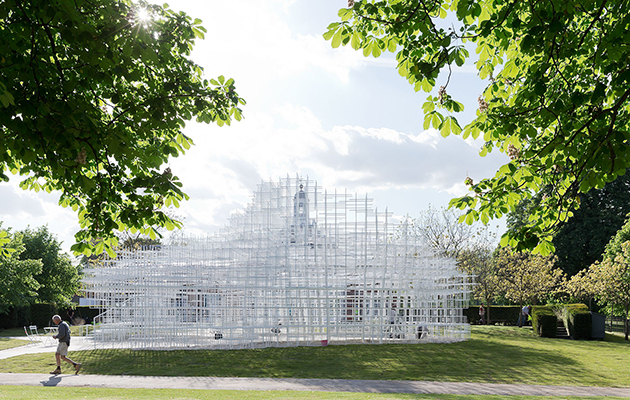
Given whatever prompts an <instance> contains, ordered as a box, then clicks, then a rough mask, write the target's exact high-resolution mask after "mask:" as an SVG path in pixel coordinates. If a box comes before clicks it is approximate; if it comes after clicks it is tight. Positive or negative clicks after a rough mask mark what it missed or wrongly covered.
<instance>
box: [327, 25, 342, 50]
mask: <svg viewBox="0 0 630 400" xmlns="http://www.w3.org/2000/svg"><path fill="white" fill-rule="evenodd" d="M340 44H341V29H339V30H338V31H337V32H335V35H334V36H333V38H332V42H331V44H330V45H331V46H332V47H333V48H335V49H336V48H337V47H339V45H340Z"/></svg>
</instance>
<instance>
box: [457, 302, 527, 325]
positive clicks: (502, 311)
mask: <svg viewBox="0 0 630 400" xmlns="http://www.w3.org/2000/svg"><path fill="white" fill-rule="evenodd" d="M520 310H521V308H520V307H519V306H490V324H494V323H496V322H503V323H504V324H505V325H516V323H517V322H518V314H519V312H520ZM486 315H487V313H486ZM464 316H466V318H468V323H469V324H471V325H477V324H478V323H479V306H476V307H469V308H464Z"/></svg>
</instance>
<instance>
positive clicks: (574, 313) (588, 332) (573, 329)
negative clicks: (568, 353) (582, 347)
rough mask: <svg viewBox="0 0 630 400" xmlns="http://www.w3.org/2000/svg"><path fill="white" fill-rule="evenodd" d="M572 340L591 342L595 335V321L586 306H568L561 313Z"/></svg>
mask: <svg viewBox="0 0 630 400" xmlns="http://www.w3.org/2000/svg"><path fill="white" fill-rule="evenodd" d="M558 313H559V314H560V315H559V317H560V318H562V322H563V323H564V326H565V328H567V331H568V332H569V336H571V339H575V340H580V339H586V340H590V339H591V338H592V333H593V320H592V317H591V313H590V311H589V310H588V307H587V306H586V305H585V304H567V305H565V306H563V307H562V308H561V309H560V310H559V312H558Z"/></svg>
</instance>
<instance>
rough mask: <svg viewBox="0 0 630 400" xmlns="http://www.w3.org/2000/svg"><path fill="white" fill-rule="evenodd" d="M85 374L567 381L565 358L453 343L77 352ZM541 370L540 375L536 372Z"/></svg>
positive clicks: (569, 362)
mask: <svg viewBox="0 0 630 400" xmlns="http://www.w3.org/2000/svg"><path fill="white" fill-rule="evenodd" d="M75 354H76V357H75V358H77V359H79V361H80V362H82V363H83V364H84V368H83V372H85V373H96V374H116V375H160V376H232V377H236V376H241V377H277V378H322V379H323V378H326V379H376V380H380V379H386V380H429V381H475V382H501V383H522V382H523V377H524V376H527V380H529V381H531V382H537V381H541V382H545V381H546V379H545V378H546V376H547V375H548V374H549V373H550V372H551V371H553V373H554V374H559V375H563V376H571V375H572V374H574V373H576V372H578V371H579V369H580V368H579V365H578V364H577V363H576V362H575V361H574V360H573V359H571V358H569V357H565V356H562V355H558V354H548V353H547V352H545V351H544V350H539V349H536V348H535V347H531V348H524V347H522V346H513V345H509V344H497V345H494V346H488V345H487V343H476V342H475V341H469V342H463V343H454V344H418V345H380V346H378V345H348V346H329V347H298V348H275V349H260V350H231V351H205V350H176V351H132V350H92V351H84V352H77V353H75ZM542 365H544V370H541V368H540V367H541V366H542Z"/></svg>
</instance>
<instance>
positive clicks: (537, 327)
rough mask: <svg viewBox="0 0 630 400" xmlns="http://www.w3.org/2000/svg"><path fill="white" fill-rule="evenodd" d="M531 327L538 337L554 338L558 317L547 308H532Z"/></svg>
mask: <svg viewBox="0 0 630 400" xmlns="http://www.w3.org/2000/svg"><path fill="white" fill-rule="evenodd" d="M532 327H533V328H534V332H536V333H537V334H538V336H541V337H549V338H555V337H556V333H557V330H558V317H556V314H555V313H554V312H553V310H552V309H551V307H549V306H534V307H532Z"/></svg>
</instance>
